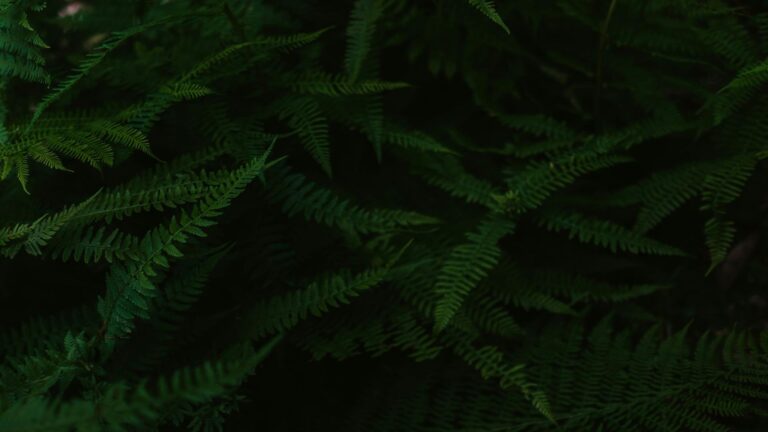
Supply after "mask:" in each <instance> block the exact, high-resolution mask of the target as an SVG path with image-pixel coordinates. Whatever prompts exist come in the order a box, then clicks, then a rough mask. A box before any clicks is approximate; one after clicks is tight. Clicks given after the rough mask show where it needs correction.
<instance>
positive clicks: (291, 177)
mask: <svg viewBox="0 0 768 432" xmlns="http://www.w3.org/2000/svg"><path fill="white" fill-rule="evenodd" d="M275 173H276V174H277V176H276V178H274V179H272V180H273V181H274V183H273V184H272V186H271V188H270V194H271V196H272V199H274V200H275V201H278V202H281V203H282V209H283V212H285V213H286V214H287V215H289V216H294V215H297V214H301V215H302V216H303V217H304V219H306V220H309V221H314V222H317V223H321V224H324V225H328V226H334V227H338V228H341V229H344V230H351V231H354V232H357V233H360V234H367V233H377V232H389V231H394V230H398V229H405V228H408V227H415V226H419V225H427V224H434V223H437V222H438V220H437V219H435V218H432V217H429V216H426V215H422V214H419V213H415V212H409V211H403V210H388V209H366V208H363V207H361V206H359V205H357V204H355V203H354V202H352V201H351V200H349V199H346V198H343V197H342V196H340V195H338V194H336V193H334V192H333V191H332V190H330V189H326V188H324V187H322V186H319V185H317V184H315V183H313V182H311V181H309V180H307V179H306V178H305V177H304V176H303V175H301V174H299V173H291V172H290V171H288V170H286V169H283V170H275Z"/></svg>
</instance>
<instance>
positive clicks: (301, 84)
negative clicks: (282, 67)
mask: <svg viewBox="0 0 768 432" xmlns="http://www.w3.org/2000/svg"><path fill="white" fill-rule="evenodd" d="M288 86H289V87H290V88H291V89H292V90H294V91H296V92H298V93H303V94H308V95H324V96H354V95H372V94H378V93H382V92H386V91H389V90H398V89H403V88H408V87H409V85H408V84H407V83H404V82H396V81H395V82H390V81H379V80H365V81H350V80H349V79H348V78H347V77H344V76H337V75H330V74H326V73H322V72H313V73H309V74H306V75H303V76H299V77H296V78H295V79H290V80H289V81H288Z"/></svg>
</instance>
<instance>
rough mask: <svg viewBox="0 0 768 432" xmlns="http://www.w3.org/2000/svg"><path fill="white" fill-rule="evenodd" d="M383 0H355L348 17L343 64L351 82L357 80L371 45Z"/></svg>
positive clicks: (381, 10) (382, 7)
mask: <svg viewBox="0 0 768 432" xmlns="http://www.w3.org/2000/svg"><path fill="white" fill-rule="evenodd" d="M383 9H384V1H383V0H357V1H356V2H355V5H354V7H353V8H352V12H351V14H350V17H349V26H348V27H347V52H346V56H345V58H344V66H345V69H346V73H347V76H348V77H349V80H350V81H352V82H355V81H357V79H358V78H359V76H360V73H361V72H362V70H363V64H364V63H365V61H366V58H367V57H368V54H369V52H370V50H371V48H372V45H373V37H374V33H375V31H376V21H378V20H379V18H380V17H381V15H382V13H383Z"/></svg>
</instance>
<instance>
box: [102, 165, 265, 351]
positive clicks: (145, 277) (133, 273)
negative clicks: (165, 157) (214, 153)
mask: <svg viewBox="0 0 768 432" xmlns="http://www.w3.org/2000/svg"><path fill="white" fill-rule="evenodd" d="M265 157H266V155H265V156H264V158H265ZM264 158H256V159H254V160H252V161H251V162H250V163H248V164H246V165H245V166H243V167H242V168H240V169H238V170H236V171H234V172H233V173H232V174H231V175H230V177H229V179H227V181H225V182H222V184H221V185H219V186H217V187H216V188H215V189H214V190H212V191H211V193H210V194H209V195H207V196H206V197H204V198H203V199H202V200H201V202H200V203H199V204H197V205H196V206H195V207H194V208H193V209H192V210H191V211H190V212H186V211H182V212H181V214H180V215H179V216H178V217H173V218H172V219H171V221H170V223H169V224H168V225H167V226H161V227H158V228H156V229H154V230H152V231H150V232H149V233H147V234H146V235H145V236H144V238H142V240H141V243H140V258H139V259H138V260H135V261H131V262H128V263H125V264H123V263H120V264H114V265H113V266H112V268H111V271H110V273H109V274H108V275H107V282H106V284H107V292H106V295H105V296H104V297H103V298H100V299H99V303H98V310H99V314H100V315H101V317H102V319H103V322H104V327H103V332H104V333H103V334H104V337H105V339H106V340H107V342H110V341H111V340H113V339H115V338H119V337H123V336H125V335H127V334H128V333H130V332H131V331H132V330H133V328H134V320H135V319H136V318H142V319H147V318H149V310H150V301H151V299H153V298H154V297H155V296H156V294H157V292H156V291H157V290H156V287H155V284H154V283H153V281H152V277H154V276H155V275H156V270H155V268H157V267H159V268H167V267H168V266H169V262H168V258H169V257H180V256H182V252H181V251H180V250H179V249H178V248H177V245H180V244H183V243H186V242H187V241H189V236H190V235H192V236H197V237H204V236H205V232H204V231H203V229H204V228H206V227H209V226H211V225H213V224H214V223H215V222H214V221H213V220H212V219H213V218H214V217H216V216H219V215H220V214H221V210H222V209H223V208H225V207H226V206H227V205H228V204H229V202H230V201H231V200H233V199H234V198H235V197H236V196H238V195H239V194H240V193H241V192H242V191H243V190H244V189H245V187H246V186H247V185H248V184H249V183H250V182H251V181H252V180H253V179H254V178H255V177H256V176H259V175H261V173H262V172H263V170H264V169H265V168H266V167H267V164H265V159H264Z"/></svg>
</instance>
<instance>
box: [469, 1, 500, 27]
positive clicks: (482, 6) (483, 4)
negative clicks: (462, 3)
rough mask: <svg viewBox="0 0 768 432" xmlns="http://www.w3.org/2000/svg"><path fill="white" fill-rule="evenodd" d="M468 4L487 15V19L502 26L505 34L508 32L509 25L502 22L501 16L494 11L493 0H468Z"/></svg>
mask: <svg viewBox="0 0 768 432" xmlns="http://www.w3.org/2000/svg"><path fill="white" fill-rule="evenodd" d="M468 1H469V4H470V5H471V6H472V7H474V8H476V9H477V10H479V11H480V12H481V13H482V14H483V15H485V16H487V17H488V19H490V20H491V21H493V22H494V23H496V24H497V25H498V26H499V27H501V28H503V29H504V31H505V32H507V34H509V33H510V31H509V27H507V25H506V24H504V20H502V19H501V16H500V15H499V13H498V12H496V6H495V5H494V4H493V1H491V0H468Z"/></svg>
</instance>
